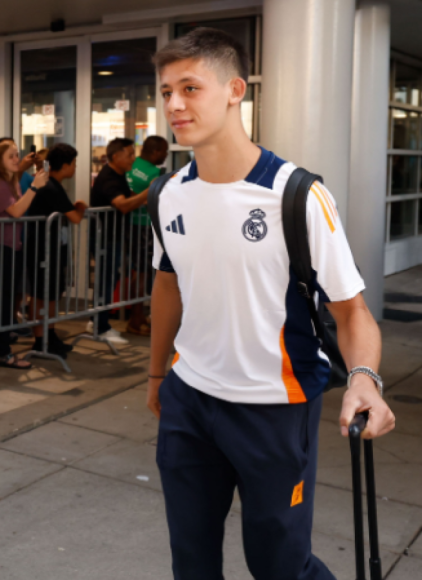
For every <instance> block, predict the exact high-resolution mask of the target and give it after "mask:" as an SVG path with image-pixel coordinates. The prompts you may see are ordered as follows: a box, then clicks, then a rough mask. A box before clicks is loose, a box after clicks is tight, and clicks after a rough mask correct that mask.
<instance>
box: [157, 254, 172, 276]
mask: <svg viewBox="0 0 422 580" xmlns="http://www.w3.org/2000/svg"><path fill="white" fill-rule="evenodd" d="M158 269H159V270H160V272H169V273H170V274H174V273H175V270H174V268H173V264H172V263H171V262H170V258H169V257H168V256H167V254H166V252H164V253H163V255H162V256H161V260H160V265H159V266H158Z"/></svg>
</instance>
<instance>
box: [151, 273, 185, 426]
mask: <svg viewBox="0 0 422 580" xmlns="http://www.w3.org/2000/svg"><path fill="white" fill-rule="evenodd" d="M182 310H183V308H182V300H181V297H180V290H179V286H178V283H177V275H176V274H174V273H169V272H160V271H157V273H156V276H155V280H154V286H153V289H152V295H151V321H152V326H151V362H150V368H149V374H150V375H151V376H153V377H159V378H149V379H148V391H147V405H148V408H149V409H150V410H151V411H152V412H153V413H154V415H155V416H156V417H157V418H159V417H160V411H161V407H160V401H159V399H158V391H159V388H160V385H161V383H162V381H163V378H161V377H164V375H165V373H166V367H167V363H168V359H169V356H170V353H171V349H172V346H173V342H174V339H175V337H176V334H177V331H178V329H179V326H180V322H181V319H182Z"/></svg>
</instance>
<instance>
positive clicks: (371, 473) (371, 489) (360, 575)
mask: <svg viewBox="0 0 422 580" xmlns="http://www.w3.org/2000/svg"><path fill="white" fill-rule="evenodd" d="M368 416H369V413H368V412H367V411H365V412H364V413H358V414H357V415H355V417H354V419H353V420H352V422H351V423H350V425H349V441H350V451H351V455H352V481H353V512H354V522H355V556H356V580H365V579H366V575H365V545H364V531H363V505H362V477H361V465H360V463H361V462H360V451H361V442H360V439H361V434H362V431H363V430H364V429H365V427H366V424H367V422H368ZM363 446H364V452H365V479H366V498H367V506H368V527H369V545H370V558H369V569H370V576H371V580H382V572H381V559H380V555H379V542H378V524H377V503H376V489H375V470H374V450H373V444H372V440H371V439H365V440H364V442H363Z"/></svg>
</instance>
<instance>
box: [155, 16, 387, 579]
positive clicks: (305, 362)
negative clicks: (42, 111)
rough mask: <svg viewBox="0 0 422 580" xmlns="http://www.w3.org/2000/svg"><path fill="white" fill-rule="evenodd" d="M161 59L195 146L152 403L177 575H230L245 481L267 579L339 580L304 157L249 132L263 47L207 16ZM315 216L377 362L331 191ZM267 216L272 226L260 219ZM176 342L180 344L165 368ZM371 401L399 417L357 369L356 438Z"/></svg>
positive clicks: (364, 348)
mask: <svg viewBox="0 0 422 580" xmlns="http://www.w3.org/2000/svg"><path fill="white" fill-rule="evenodd" d="M155 62H156V65H157V68H158V70H159V73H160V78H161V93H162V96H163V99H164V110H165V114H166V117H167V120H168V122H169V124H170V126H171V128H172V130H173V131H174V134H175V136H176V139H177V142H178V143H179V144H181V145H191V146H192V147H193V149H194V153H195V161H193V162H192V163H191V164H189V165H188V166H187V167H185V168H183V169H182V170H180V171H179V172H178V173H177V175H176V176H175V177H174V178H173V179H171V180H170V181H169V182H168V184H167V185H166V187H165V188H164V189H163V191H162V193H161V196H160V205H159V212H160V221H161V225H162V234H163V239H164V245H165V248H163V247H161V246H160V244H159V242H158V241H157V239H155V251H154V266H155V267H156V268H157V270H158V272H157V276H156V278H155V282H154V288H153V296H152V351H151V366H150V378H149V385H148V395H147V402H148V406H149V408H150V409H151V410H152V411H153V413H155V415H156V416H157V417H160V427H159V437H158V446H157V462H158V465H159V468H160V472H161V478H162V483H163V490H164V496H165V501H166V509H167V519H168V524H169V529H170V540H171V548H172V554H173V571H174V577H175V579H177V580H198V579H201V580H221V579H222V578H223V575H222V543H223V536H224V521H225V518H226V516H227V514H228V511H229V509H230V505H231V503H232V497H233V492H234V489H235V487H236V486H237V487H238V490H239V494H240V498H241V501H242V524H243V540H244V549H245V554H246V560H247V564H248V567H249V570H250V572H251V574H252V576H253V577H254V578H255V579H256V580H280V579H281V578H282V579H283V580H299V579H300V580H332V579H333V575H332V574H331V573H330V572H329V570H328V569H327V568H326V566H325V565H324V564H323V563H322V562H321V561H320V560H318V559H317V558H316V557H315V556H313V555H312V553H311V528H312V513H313V498H314V488H315V477H316V459H317V437H318V423H319V417H320V411H321V403H322V396H321V395H322V391H323V389H324V387H325V384H326V382H327V379H328V375H329V363H328V361H327V359H326V357H325V356H324V355H323V354H322V353H321V352H320V349H319V341H318V340H317V338H316V337H315V334H314V331H313V326H312V324H311V321H310V316H309V311H308V308H307V304H306V300H305V299H304V298H303V297H301V296H300V295H299V293H298V291H297V287H296V283H295V277H294V275H293V273H292V271H291V270H290V269H289V259H288V255H287V251H286V246H285V242H284V237H283V231H282V223H281V215H280V208H281V199H282V196H283V190H284V187H285V184H286V181H287V179H288V177H289V175H290V174H291V172H292V171H293V170H294V165H293V164H292V163H288V162H285V161H283V160H282V159H280V158H278V157H276V156H275V155H274V154H273V153H271V152H269V151H266V150H265V149H263V148H259V147H257V146H256V145H254V144H253V143H251V142H250V141H249V139H248V137H247V135H246V133H245V131H244V129H243V126H242V121H241V115H240V103H241V101H242V98H243V97H244V94H245V90H246V83H247V78H248V57H247V55H246V54H245V52H244V50H243V48H242V47H241V46H240V45H239V44H238V43H237V41H235V40H234V39H232V38H231V37H229V36H227V35H226V34H224V33H222V32H219V31H216V30H212V29H204V28H199V29H196V30H195V31H193V32H191V33H189V34H188V35H187V36H185V37H183V38H180V39H177V40H174V41H172V42H171V43H170V44H169V45H167V46H166V47H165V48H163V49H162V50H161V51H160V52H158V54H157V55H156V57H155ZM307 213H308V229H309V241H310V249H311V255H312V264H313V267H314V270H315V271H316V280H315V291H316V292H318V294H319V298H320V299H321V300H323V301H324V302H325V303H327V306H328V308H329V310H330V312H331V313H332V314H333V316H334V318H335V319H336V321H337V324H338V335H339V344H340V348H341V351H342V353H343V356H344V359H345V362H346V364H347V367H348V369H349V371H350V370H351V369H353V368H355V367H358V366H366V367H369V368H371V369H373V370H374V371H375V372H376V371H377V369H378V364H379V361H380V352H381V344H380V333H379V330H378V327H377V325H376V323H375V321H374V320H373V318H372V316H371V314H370V313H369V311H368V309H367V307H366V305H365V302H364V300H363V297H362V295H361V292H362V290H363V289H364V284H363V281H362V279H361V277H360V276H359V273H358V272H357V270H356V267H355V265H354V262H353V258H352V255H351V252H350V249H349V247H348V244H347V241H346V239H345V235H344V232H343V230H342V226H341V223H340V220H339V217H338V215H337V212H336V209H335V206H334V202H333V199H332V197H331V195H330V194H329V193H328V192H327V190H326V189H325V188H324V187H322V186H320V185H318V186H316V185H315V186H314V187H313V188H312V193H311V194H310V195H309V199H308V206H307ZM252 220H254V223H255V225H256V224H257V223H258V225H259V227H257V228H255V229H257V230H258V232H259V234H260V235H254V231H255V229H254V228H250V227H248V226H249V225H250V222H251V221H252ZM174 224H176V226H177V227H173V225H174ZM169 226H171V227H169ZM176 335H177V336H176ZM173 341H175V346H176V349H177V355H176V356H175V359H174V365H173V369H172V371H171V372H170V373H169V374H168V375H167V377H166V379H165V380H163V378H164V375H165V374H166V364H167V361H168V357H169V354H170V351H171V348H172V345H173ZM363 410H369V413H370V418H369V422H368V425H367V428H366V430H365V432H364V435H365V436H366V437H376V436H379V435H382V434H384V433H387V432H388V431H390V430H391V429H392V428H393V426H394V416H393V414H392V413H391V411H390V409H389V408H388V406H387V405H386V404H385V403H384V401H383V400H382V398H381V397H380V395H379V393H378V390H377V388H376V386H375V383H374V381H373V380H372V379H371V378H369V377H368V376H366V375H365V374H363V373H357V374H355V375H354V376H353V379H352V381H351V388H350V389H349V390H348V391H347V392H346V393H345V395H344V400H343V406H342V410H341V415H340V425H341V433H342V435H343V436H347V427H348V425H349V423H350V421H351V420H352V418H353V417H354V415H355V413H356V412H359V411H363Z"/></svg>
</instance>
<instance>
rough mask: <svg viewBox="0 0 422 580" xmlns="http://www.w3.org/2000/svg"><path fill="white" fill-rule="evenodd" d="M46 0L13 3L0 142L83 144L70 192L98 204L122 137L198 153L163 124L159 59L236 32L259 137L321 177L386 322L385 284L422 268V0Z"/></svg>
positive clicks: (2, 49)
mask: <svg viewBox="0 0 422 580" xmlns="http://www.w3.org/2000/svg"><path fill="white" fill-rule="evenodd" d="M45 4H46V8H45V9H44V8H43V11H42V12H40V11H39V9H38V8H37V6H36V4H35V3H31V2H29V1H27V0H22V1H21V2H20V3H19V13H18V14H17V13H16V10H14V8H13V6H11V5H10V6H9V7H8V8H6V10H3V9H2V22H1V23H0V136H2V135H13V137H14V138H15V140H16V142H17V143H18V144H19V147H20V149H21V150H22V153H28V152H29V150H30V147H31V145H32V144H35V145H36V147H37V149H41V148H44V147H49V146H51V145H52V144H54V143H56V142H67V143H70V144H72V145H74V146H75V147H76V148H77V149H78V152H79V156H78V169H77V173H76V176H75V178H74V182H73V183H72V184H71V186H70V189H71V195H72V196H77V197H78V198H79V199H81V198H82V199H85V200H87V201H88V200H89V192H90V186H91V183H92V181H93V179H94V178H95V176H96V174H97V173H98V171H99V169H100V168H101V166H102V164H103V163H104V162H105V148H106V145H107V143H108V141H109V140H110V139H112V138H114V137H116V136H127V137H131V138H132V139H134V141H135V144H136V148H137V150H138V151H140V149H141V147H142V143H143V141H144V139H145V138H146V137H147V136H148V135H152V134H159V135H162V136H164V137H166V138H167V139H168V140H169V142H170V143H171V145H170V151H171V155H170V156H169V160H168V168H169V169H177V168H178V167H181V166H182V165H184V164H185V163H187V162H188V161H189V160H190V159H191V157H192V152H191V151H190V150H189V149H187V148H184V147H181V146H179V145H178V144H177V143H175V141H174V139H173V137H172V135H171V134H170V133H169V130H168V128H167V126H166V123H165V119H164V116H163V112H162V106H161V103H160V100H159V92H158V91H157V86H158V84H157V77H156V74H155V71H154V68H153V66H152V64H151V55H152V54H153V53H154V52H155V51H156V50H157V49H158V48H160V47H161V46H163V45H164V44H165V43H167V42H168V40H169V39H171V38H174V37H177V36H180V35H183V34H185V33H186V32H187V31H189V30H190V29H192V28H193V27H196V26H212V27H215V28H220V29H222V30H225V31H227V32H229V33H230V34H232V35H234V36H235V37H236V38H237V39H238V40H239V41H240V42H242V44H243V45H244V46H245V47H246V48H247V49H248V51H249V54H250V77H249V84H248V90H247V94H246V98H245V100H244V102H243V103H242V118H243V122H244V126H245V129H246V131H247V133H248V135H249V136H250V138H251V139H252V140H253V141H254V142H256V143H260V144H262V145H263V146H264V147H266V148H269V149H272V150H273V151H274V152H275V153H277V154H278V155H280V156H281V157H283V158H285V159H289V160H291V161H293V162H295V163H296V164H298V165H301V166H304V167H306V168H307V169H309V170H311V171H314V172H316V173H319V174H322V175H323V177H324V180H325V183H326V185H327V187H328V188H329V189H330V190H331V191H332V193H333V195H334V196H335V198H336V200H337V204H338V209H339V213H340V215H341V217H342V221H343V224H344V227H345V229H346V230H347V235H348V238H349V240H350V243H351V246H352V250H353V252H354V256H355V260H356V262H357V264H358V266H359V268H360V270H361V272H362V274H363V276H364V278H365V281H366V283H367V290H366V300H367V302H368V304H369V306H370V308H371V310H372V311H373V313H374V314H375V316H376V317H377V318H378V319H379V318H380V317H381V314H382V302H383V277H384V276H385V275H388V274H391V273H394V272H398V271H400V270H403V269H406V268H409V267H411V266H414V265H416V264H421V263H422V39H421V38H420V33H419V30H420V28H421V24H422V3H421V2H419V1H418V0H380V1H377V0H361V1H360V2H358V3H356V1H355V0H225V1H210V0H202V1H200V0H191V1H186V0H185V1H184V2H183V0H180V4H178V3H177V5H175V4H176V3H172V2H170V1H169V0H156V1H154V3H153V2H150V1H146V0H136V1H135V0H121V1H120V2H119V4H118V5H117V4H116V3H114V2H111V1H109V0H103V1H102V2H96V1H93V2H89V3H86V2H84V1H82V0H74V2H73V3H72V10H70V7H69V13H67V12H66V10H67V9H66V8H63V9H58V8H57V6H56V4H57V3H55V2H53V0H51V1H50V2H46V3H45ZM52 22H54V23H55V24H54V26H53V27H52V28H54V29H56V31H55V32H52V31H51V30H50V27H51V23H52ZM63 28H64V29H63Z"/></svg>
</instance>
